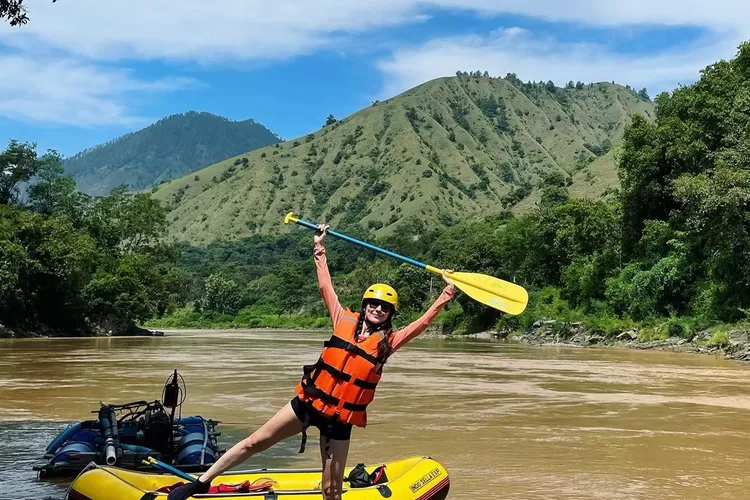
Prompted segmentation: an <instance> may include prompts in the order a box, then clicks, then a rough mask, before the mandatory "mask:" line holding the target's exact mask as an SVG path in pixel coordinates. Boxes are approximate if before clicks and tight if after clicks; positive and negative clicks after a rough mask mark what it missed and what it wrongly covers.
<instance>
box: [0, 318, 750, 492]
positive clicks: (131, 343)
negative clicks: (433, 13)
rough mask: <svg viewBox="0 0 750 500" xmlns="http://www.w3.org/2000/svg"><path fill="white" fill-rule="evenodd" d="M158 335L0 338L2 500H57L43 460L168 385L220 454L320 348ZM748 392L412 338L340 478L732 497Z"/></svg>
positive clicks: (719, 373) (468, 342) (670, 356)
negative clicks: (431, 476)
mask: <svg viewBox="0 0 750 500" xmlns="http://www.w3.org/2000/svg"><path fill="white" fill-rule="evenodd" d="M167 335H168V336H166V337H161V338H128V339H125V338H96V339H34V340H0V499H6V498H7V499H10V498H13V499H16V498H35V499H38V498H48V499H54V500H59V499H62V498H63V495H64V491H65V487H66V485H67V483H66V482H62V484H61V485H58V484H54V483H51V482H49V481H46V482H37V481H35V479H34V478H35V473H34V472H33V471H31V466H32V465H34V464H36V463H39V458H40V456H41V455H42V453H43V451H44V447H45V446H46V444H47V443H48V442H49V441H50V440H51V439H52V438H53V437H54V436H55V435H56V434H57V432H59V430H61V429H63V428H64V427H65V425H66V424H67V423H68V422H72V421H77V420H84V419H88V418H91V413H90V412H91V410H95V409H97V408H98V405H99V403H100V402H108V403H123V402H127V401H133V400H142V399H146V400H153V399H161V391H162V387H163V385H164V383H165V382H166V380H167V378H168V377H169V376H170V374H171V372H172V370H173V369H177V370H179V371H180V373H181V374H182V375H183V377H184V378H185V381H186V382H187V400H186V401H185V404H184V405H183V408H182V413H183V415H202V416H204V417H207V418H213V419H218V420H221V421H222V424H220V425H219V430H220V431H222V433H223V434H222V436H221V437H220V442H221V444H222V445H223V446H225V447H227V446H231V444H233V443H234V442H236V440H238V439H240V438H241V437H244V436H245V435H247V434H249V433H250V432H252V431H253V430H254V429H255V428H256V427H257V426H259V425H260V424H262V423H263V422H264V421H265V419H266V418H268V417H269V416H270V415H272V414H273V412H275V411H276V410H277V409H278V408H279V407H281V406H282V405H283V404H285V403H286V402H287V401H288V400H289V399H291V397H292V396H293V394H294V385H295V384H296V383H297V381H298V380H299V377H300V375H301V366H302V365H303V364H308V363H311V362H313V361H314V360H315V359H316V358H317V355H318V353H319V350H320V347H321V342H322V340H323V339H324V337H325V335H324V334H321V333H307V332H279V331H271V330H261V331H212V332H206V331H182V332H168V334H167ZM748 382H750V370H748V369H747V367H745V366H742V365H739V364H737V363H734V362H730V361H725V360H721V359H716V358H713V357H709V356H697V355H690V354H674V353H663V352H643V351H635V350H614V349H572V348H540V347H528V346H523V345H518V344H512V343H506V342H502V341H492V340H479V339H460V340H458V339H456V340H453V339H420V340H417V341H414V342H413V343H412V344H410V345H409V346H407V347H406V348H405V349H403V350H402V351H399V352H398V353H397V354H396V355H395V356H394V357H393V358H392V359H391V361H390V362H389V365H388V366H387V368H386V375H385V377H384V379H383V382H382V383H381V386H380V387H379V389H378V396H377V397H376V400H375V402H374V403H373V404H372V405H371V407H370V408H371V411H370V422H371V423H370V425H368V427H367V428H366V429H355V430H354V433H353V441H352V447H351V451H350V455H349V456H350V463H351V464H356V463H358V462H367V463H372V462H379V461H384V460H390V459H394V458H400V457H403V456H410V455H422V454H424V455H430V456H432V457H433V458H435V459H437V460H439V461H440V462H442V463H443V464H444V465H445V466H446V467H447V468H448V470H449V472H450V474H451V476H452V488H451V492H452V493H451V498H461V499H472V498H539V499H542V498H544V499H548V498H570V499H573V498H597V499H599V498H601V499H620V498H622V499H633V498H644V499H646V498H649V499H651V498H660V499H666V498H687V499H696V498H744V497H746V496H747V494H746V491H747V489H748V486H750V484H748V480H746V479H745V471H746V470H747V469H748V466H749V465H750V452H749V451H748V446H750V431H749V430H748V426H747V424H746V422H747V414H748V410H749V409H750V388H748V387H749V385H748ZM315 433H316V431H315V430H313V431H311V433H310V434H311V439H315ZM298 449H299V440H298V438H293V439H291V440H288V441H286V442H283V443H281V444H279V445H278V446H276V447H274V448H272V449H271V450H269V451H267V452H265V453H263V454H262V455H260V456H256V457H253V458H252V459H251V460H250V461H248V462H247V463H246V464H244V465H243V466H242V467H243V468H245V467H256V466H259V465H268V466H272V467H318V466H319V462H320V458H319V456H318V455H317V449H316V447H308V451H307V452H306V453H305V454H304V455H299V454H298V453H297V451H298ZM21 490H23V492H24V493H23V495H21V496H18V494H16V493H14V492H18V491H21Z"/></svg>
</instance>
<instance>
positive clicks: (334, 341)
mask: <svg viewBox="0 0 750 500" xmlns="http://www.w3.org/2000/svg"><path fill="white" fill-rule="evenodd" d="M358 324H359V314H358V313H354V312H352V311H350V310H349V309H345V310H344V316H343V317H342V318H341V321H339V323H338V325H336V328H334V330H333V335H332V336H331V338H330V339H328V340H326V341H325V343H324V344H323V346H324V347H323V352H322V353H321V355H320V358H319V359H318V361H317V362H316V363H315V364H314V365H312V366H306V367H305V375H304V376H303V377H302V380H301V381H300V382H299V384H297V388H296V391H297V396H299V398H300V399H301V400H302V401H305V402H306V403H308V404H310V405H312V407H313V408H315V409H316V410H318V411H319V412H320V413H321V414H323V415H325V416H327V417H334V418H335V419H336V420H338V421H339V422H343V423H349V424H353V425H356V426H358V427H365V426H366V425H367V411H366V410H367V405H368V404H370V402H372V400H373V398H374V397H375V388H376V386H377V385H378V382H379V381H380V377H381V374H382V372H383V365H384V364H385V361H386V359H387V357H388V354H389V353H390V346H389V345H388V336H389V335H390V333H391V332H390V331H389V332H383V331H378V332H375V333H372V334H371V335H370V336H369V337H367V338H366V339H364V340H363V341H361V342H357V340H356V337H357V333H358V332H357V325H358ZM381 344H384V345H381Z"/></svg>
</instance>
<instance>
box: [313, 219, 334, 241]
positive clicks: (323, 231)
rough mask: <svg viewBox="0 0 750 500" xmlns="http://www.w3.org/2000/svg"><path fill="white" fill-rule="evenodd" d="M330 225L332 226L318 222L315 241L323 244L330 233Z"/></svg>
mask: <svg viewBox="0 0 750 500" xmlns="http://www.w3.org/2000/svg"><path fill="white" fill-rule="evenodd" d="M329 227H331V226H330V225H329V224H318V229H317V231H315V235H314V236H313V243H315V244H316V245H318V244H320V245H322V244H323V240H325V239H326V235H327V234H328V228H329Z"/></svg>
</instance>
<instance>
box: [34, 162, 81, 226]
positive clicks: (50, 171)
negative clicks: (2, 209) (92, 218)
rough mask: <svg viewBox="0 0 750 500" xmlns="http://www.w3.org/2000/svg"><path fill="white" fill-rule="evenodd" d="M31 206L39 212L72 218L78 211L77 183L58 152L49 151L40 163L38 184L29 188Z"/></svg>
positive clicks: (37, 176)
mask: <svg viewBox="0 0 750 500" xmlns="http://www.w3.org/2000/svg"><path fill="white" fill-rule="evenodd" d="M28 192H29V204H30V205H31V207H32V208H33V209H35V210H36V211H38V212H42V213H46V214H52V213H55V212H60V213H66V214H68V215H69V216H70V217H71V218H73V217H76V216H77V215H78V213H77V212H78V211H77V210H76V199H77V197H76V183H75V180H73V177H72V176H70V175H68V174H66V173H65V169H64V168H63V163H62V157H61V156H60V154H59V153H58V152H57V151H49V152H48V153H47V154H45V155H44V156H42V157H41V158H40V159H39V162H38V168H37V173H36V182H34V184H32V185H31V186H29V189H28Z"/></svg>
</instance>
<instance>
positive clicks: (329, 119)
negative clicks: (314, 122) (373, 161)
mask: <svg viewBox="0 0 750 500" xmlns="http://www.w3.org/2000/svg"><path fill="white" fill-rule="evenodd" d="M337 121H338V120H336V118H334V116H333V113H331V114H330V115H328V117H327V118H326V124H325V125H323V126H324V127H327V126H328V125H333V124H334V123H336V122H337Z"/></svg>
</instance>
